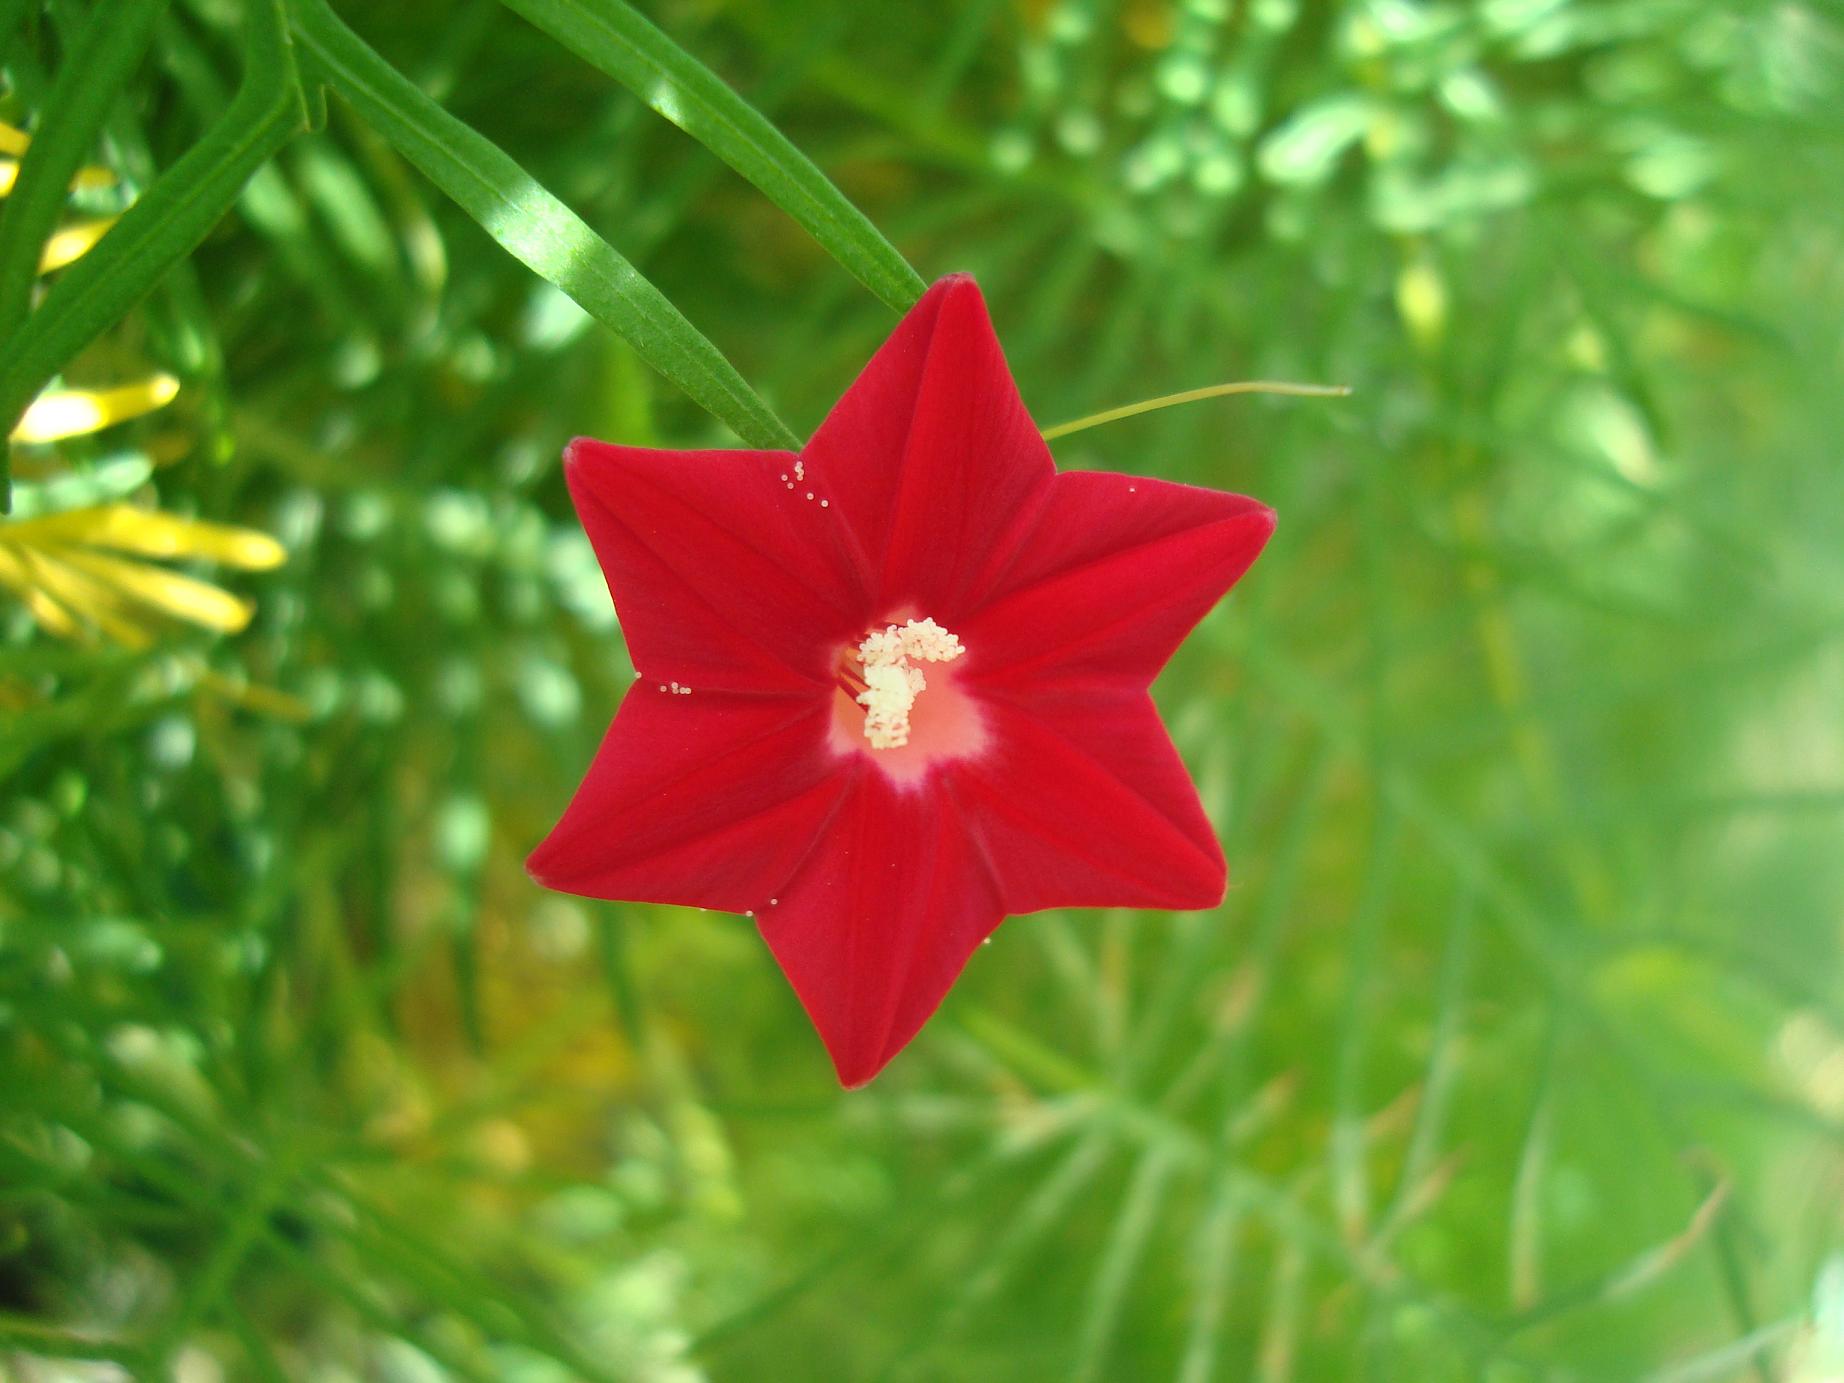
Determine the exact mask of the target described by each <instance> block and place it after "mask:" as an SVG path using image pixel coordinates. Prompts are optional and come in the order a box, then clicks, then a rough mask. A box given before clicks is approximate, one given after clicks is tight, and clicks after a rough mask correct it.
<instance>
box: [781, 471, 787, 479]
mask: <svg viewBox="0 0 1844 1383" xmlns="http://www.w3.org/2000/svg"><path fill="white" fill-rule="evenodd" d="M781 478H782V479H783V480H786V479H787V478H788V473H787V472H786V471H783V472H782V473H781Z"/></svg>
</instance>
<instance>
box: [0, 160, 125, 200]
mask: <svg viewBox="0 0 1844 1383" xmlns="http://www.w3.org/2000/svg"><path fill="white" fill-rule="evenodd" d="M18 181H19V163H18V161H17V160H16V159H10V158H0V197H6V196H10V195H11V194H12V191H13V184H14V183H16V182H18ZM113 186H115V174H114V173H111V172H110V171H109V170H108V169H107V168H95V167H90V168H79V169H78V170H77V176H76V177H74V178H72V179H71V180H70V190H71V191H72V192H76V191H79V190H89V189H91V188H97V187H113Z"/></svg>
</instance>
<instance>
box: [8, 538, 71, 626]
mask: <svg viewBox="0 0 1844 1383" xmlns="http://www.w3.org/2000/svg"><path fill="white" fill-rule="evenodd" d="M0 586H9V587H11V588H12V589H13V591H14V592H15V593H17V594H18V596H19V598H20V599H21V600H23V601H25V603H26V609H27V610H29V611H31V613H32V618H33V619H35V620H37V621H38V622H39V623H40V624H41V625H43V626H44V627H45V628H46V629H47V630H49V631H50V632H51V633H53V634H56V635H58V636H59V637H60V638H66V639H74V638H76V637H77V635H78V633H79V632H80V631H79V630H78V627H77V621H76V620H74V619H72V618H71V617H70V615H69V613H68V612H67V611H66V610H65V609H64V607H63V606H61V605H59V604H58V602H57V601H55V600H53V599H52V598H51V597H50V596H49V595H48V594H46V592H45V590H44V588H43V587H42V586H40V585H39V584H38V582H36V581H34V580H33V579H32V576H31V573H29V572H28V571H27V570H26V566H25V563H24V562H22V561H21V560H20V558H19V557H18V556H17V555H15V554H14V553H13V552H11V551H9V550H8V549H7V548H6V547H5V546H3V545H0Z"/></svg>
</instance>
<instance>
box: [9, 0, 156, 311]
mask: <svg viewBox="0 0 1844 1383" xmlns="http://www.w3.org/2000/svg"><path fill="white" fill-rule="evenodd" d="M166 6H167V0H119V3H117V4H113V5H106V6H100V7H98V8H97V9H94V10H92V11H91V12H90V17H89V22H88V23H87V24H85V25H84V26H83V32H82V33H81V34H79V35H78V36H77V41H76V42H75V43H74V44H73V45H72V46H71V50H70V51H69V52H68V53H66V54H65V55H64V62H63V64H62V66H60V67H59V68H58V76H57V80H56V82H54V83H53V84H52V88H51V94H50V97H49V99H48V100H47V101H46V103H45V109H44V112H43V119H42V120H41V121H40V124H39V128H38V131H37V133H36V134H34V136H33V138H32V145H31V147H30V148H28V149H27V150H26V153H25V157H24V158H22V159H21V160H20V162H19V179H18V181H17V182H16V183H15V184H14V187H13V193H12V195H11V196H10V197H8V198H7V199H6V209H5V211H4V212H3V213H0V341H4V340H6V339H8V338H9V337H11V336H12V334H13V333H14V332H15V331H17V330H18V329H19V324H20V323H21V322H22V321H24V320H25V316H26V309H27V305H28V303H29V302H30V300H31V296H32V282H33V280H34V279H36V278H37V277H38V259H39V252H40V251H41V250H42V249H43V248H44V244H45V241H46V239H47V238H48V237H49V236H50V235H51V232H52V229H53V228H54V227H55V226H56V225H57V223H58V216H59V214H60V213H61V212H62V211H63V209H64V202H65V198H66V196H67V194H68V189H69V187H70V180H71V179H72V178H73V177H75V176H76V173H77V169H78V167H79V166H80V165H81V164H82V162H83V160H84V159H85V158H86V157H88V155H89V152H90V148H91V146H92V145H93V144H95V142H96V135H97V133H98V132H99V131H100V130H101V129H102V125H103V121H104V120H106V119H107V118H108V115H109V108H110V107H111V106H112V105H114V104H115V102H116V100H117V99H119V98H120V96H121V94H122V89H123V87H124V86H126V85H127V82H128V78H129V76H130V74H132V73H133V71H134V69H135V66H136V65H137V64H138V63H139V62H140V61H141V54H142V53H143V52H145V51H146V49H147V45H148V42H149V40H151V39H152V37H153V33H154V23H155V21H156V20H158V19H159V18H160V14H161V11H163V10H164V9H166Z"/></svg>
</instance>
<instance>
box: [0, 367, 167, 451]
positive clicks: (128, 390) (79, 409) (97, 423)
mask: <svg viewBox="0 0 1844 1383" xmlns="http://www.w3.org/2000/svg"><path fill="white" fill-rule="evenodd" d="M178 393H179V381H178V380H176V379H174V378H173V376H171V375H164V374H162V375H150V376H149V377H148V378H146V379H144V380H140V381H139V382H137V383H134V384H122V385H118V386H116V387H115V388H113V389H57V390H46V391H45V392H44V393H42V394H40V395H39V396H38V397H37V398H36V399H34V400H33V401H32V405H31V407H29V408H27V409H26V411H25V414H24V416H22V417H21V418H20V420H19V425H18V426H17V427H15V428H14V429H13V440H14V441H15V442H58V441H62V440H63V439H64V438H66V437H83V436H87V435H88V434H89V433H92V432H100V431H101V430H102V429H103V428H105V427H112V426H114V425H115V424H116V423H120V422H126V421H127V420H128V419H130V418H138V417H140V416H141V415H142V414H144V413H151V412H153V411H154V410H155V409H156V408H163V407H165V406H166V405H167V404H169V403H171V402H172V401H173V399H174V397H175V396H176V395H177V394H178Z"/></svg>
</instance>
